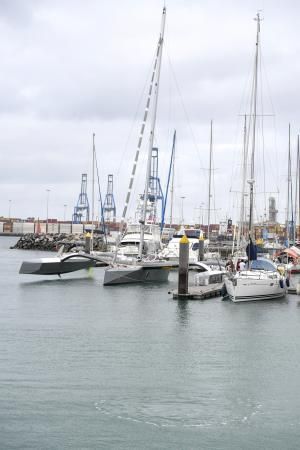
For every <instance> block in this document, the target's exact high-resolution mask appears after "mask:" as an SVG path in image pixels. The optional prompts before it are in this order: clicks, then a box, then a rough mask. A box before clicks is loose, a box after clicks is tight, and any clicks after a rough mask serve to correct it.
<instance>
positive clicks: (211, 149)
mask: <svg viewBox="0 0 300 450" xmlns="http://www.w3.org/2000/svg"><path fill="white" fill-rule="evenodd" d="M212 151H213V121H212V120H211V121H210V144H209V175H208V210H207V239H208V241H209V228H210V206H211V170H212Z"/></svg>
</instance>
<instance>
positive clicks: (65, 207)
mask: <svg viewBox="0 0 300 450" xmlns="http://www.w3.org/2000/svg"><path fill="white" fill-rule="evenodd" d="M67 206H68V205H64V222H65V221H66V212H67Z"/></svg>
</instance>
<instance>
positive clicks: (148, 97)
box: [113, 8, 165, 263]
mask: <svg viewBox="0 0 300 450" xmlns="http://www.w3.org/2000/svg"><path fill="white" fill-rule="evenodd" d="M164 14H165V8H164V10H163V15H164ZM161 45H162V42H161V36H160V39H159V41H158V45H157V52H156V57H155V61H154V65H153V71H152V76H151V80H150V85H149V90H148V95H147V100H146V106H145V110H144V117H143V121H142V125H141V129H140V134H139V139H138V144H137V149H136V152H135V157H134V161H133V166H132V171H131V176H130V181H129V186H128V190H127V194H126V199H125V205H124V209H123V213H122V217H121V222H120V228H119V236H118V239H117V243H118V242H119V241H120V239H121V235H122V231H123V228H124V223H125V219H126V214H127V209H128V205H129V202H130V197H131V193H132V187H133V183H134V178H135V173H136V168H137V163H138V160H139V156H140V151H141V146H142V142H143V137H144V132H145V126H146V122H147V118H148V113H149V108H150V102H151V98H152V94H153V84H154V80H155V76H156V71H157V68H158V58H159V55H160V53H161V52H160V47H161ZM117 252H118V245H116V251H115V255H114V259H113V262H114V263H115V262H116V259H117Z"/></svg>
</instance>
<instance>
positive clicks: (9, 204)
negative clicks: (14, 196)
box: [8, 200, 11, 220]
mask: <svg viewBox="0 0 300 450" xmlns="http://www.w3.org/2000/svg"><path fill="white" fill-rule="evenodd" d="M10 211H11V200H8V220H10Z"/></svg>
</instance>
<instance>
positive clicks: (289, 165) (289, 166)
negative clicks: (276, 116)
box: [286, 123, 291, 247]
mask: <svg viewBox="0 0 300 450" xmlns="http://www.w3.org/2000/svg"><path fill="white" fill-rule="evenodd" d="M290 185H291V124H290V123H289V150H288V189H287V191H288V192H287V207H286V241H287V247H289V246H290V227H289V217H290Z"/></svg>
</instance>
